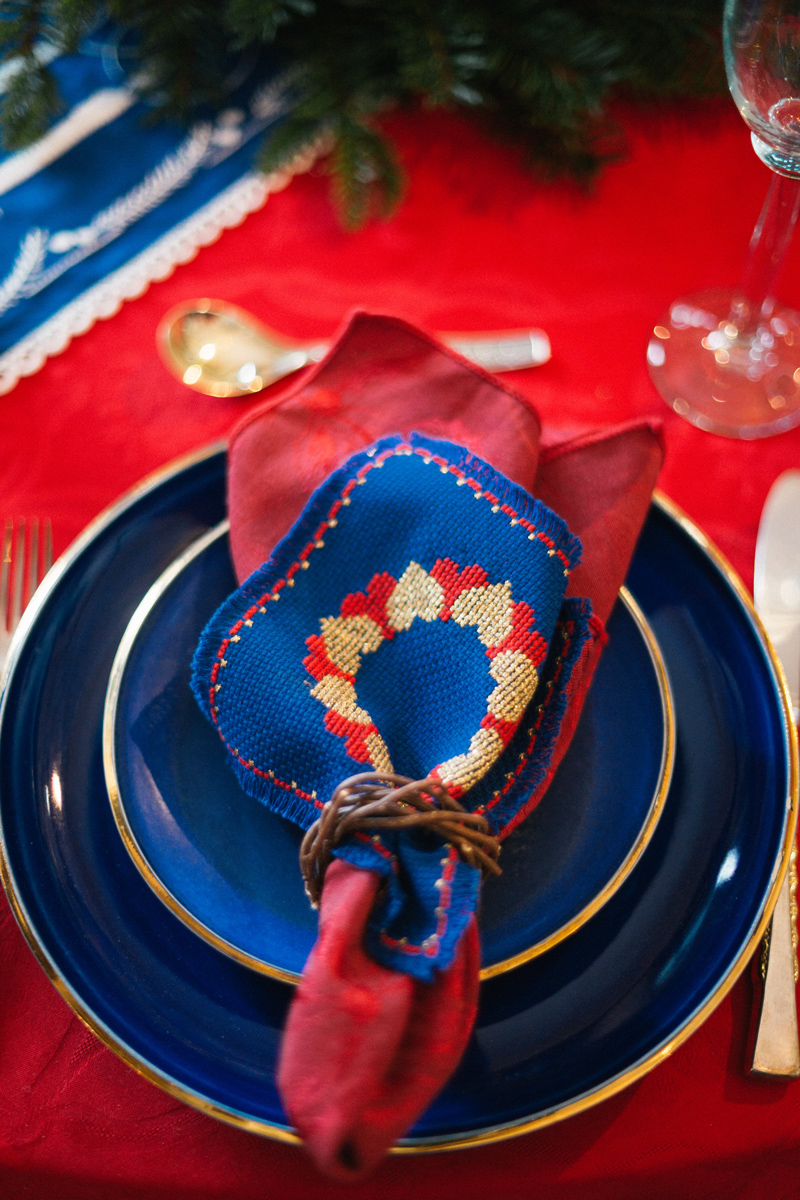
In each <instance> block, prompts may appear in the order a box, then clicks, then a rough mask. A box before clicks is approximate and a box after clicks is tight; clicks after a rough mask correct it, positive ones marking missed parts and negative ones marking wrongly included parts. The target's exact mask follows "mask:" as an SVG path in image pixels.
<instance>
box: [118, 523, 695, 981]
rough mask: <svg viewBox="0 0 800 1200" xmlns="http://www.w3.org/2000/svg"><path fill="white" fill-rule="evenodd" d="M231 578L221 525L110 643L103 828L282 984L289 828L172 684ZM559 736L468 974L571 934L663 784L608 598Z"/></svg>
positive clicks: (616, 870)
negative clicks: (583, 683) (546, 784)
mask: <svg viewBox="0 0 800 1200" xmlns="http://www.w3.org/2000/svg"><path fill="white" fill-rule="evenodd" d="M235 588H236V580H235V578H234V575H233V570H232V566H231V561H230V554H229V551H228V538H227V522H226V523H223V524H222V525H220V526H218V527H217V528H215V529H213V530H211V532H210V533H209V534H207V535H205V536H203V537H202V538H199V539H198V541H197V542H195V543H194V545H193V546H190V547H189V549H188V550H187V551H185V553H184V554H182V555H179V556H178V558H177V560H176V561H175V562H174V563H173V564H172V565H171V566H170V567H169V568H168V569H167V571H165V572H164V575H162V576H161V577H160V578H159V579H158V580H156V582H155V583H154V584H153V586H152V588H150V590H149V592H148V593H147V595H146V596H145V598H144V600H143V601H142V603H141V604H140V605H139V607H138V608H137V610H136V612H135V613H134V615H133V618H132V619H131V623H130V625H129V626H128V629H127V630H126V632H125V636H124V637H123V639H122V642H121V644H120V649H119V652H118V654H117V656H116V659H115V661H114V665H113V668H112V671H111V679H110V683H109V687H108V693H107V699H106V710H105V718H104V731H103V743H104V755H105V770H106V782H107V784H108V790H109V796H110V798H111V803H112V807H113V811H114V814H115V816H116V819H117V824H118V826H119V829H120V833H121V834H122V838H123V841H124V842H125V844H126V846H127V847H128V850H129V851H130V853H131V855H132V857H133V860H134V862H135V863H136V865H137V866H138V867H139V870H140V871H141V872H142V874H143V876H144V878H145V879H146V880H147V881H148V882H149V883H150V885H151V887H153V889H154V890H155V892H156V894H157V895H158V896H160V898H161V899H162V900H163V901H164V902H165V903H166V904H167V905H168V906H169V907H170V908H171V909H172V911H173V912H175V913H176V914H177V915H178V916H179V917H181V918H182V919H183V920H185V921H186V923H187V924H188V925H189V927H190V928H192V929H194V931H195V932H196V933H198V934H199V935H200V936H201V937H205V938H206V939H207V940H208V941H209V942H210V943H211V944H212V945H214V946H216V947H217V948H218V949H220V950H222V951H224V952H226V953H228V954H231V955H232V956H233V957H234V958H237V959H238V960H239V961H240V962H244V963H246V964H247V965H248V966H250V967H253V968H254V969H255V970H260V971H264V972H266V973H267V974H270V975H274V976H276V977H277V978H279V979H284V980H287V981H290V982H292V981H296V980H297V979H298V978H299V976H300V973H301V972H302V970H303V967H304V966H305V962H306V959H307V958H308V955H309V953H310V951H311V948H312V946H313V945H314V941H315V940H316V935H317V916H316V913H315V911H314V910H313V909H312V908H311V906H310V904H309V902H308V900H307V898H306V896H305V893H304V890H303V884H302V877H301V874H300V868H299V862H298V855H299V850H300V841H301V839H302V833H301V831H300V829H299V828H298V826H296V825H294V824H292V823H291V822H289V821H286V820H284V819H282V818H281V817H279V816H277V815H276V814H275V813H272V812H270V811H269V810H268V809H267V808H266V807H265V806H263V805H261V804H259V803H258V802H257V801H255V800H252V799H251V798H248V797H247V796H245V794H244V793H243V792H242V790H241V788H240V786H239V784H238V782H237V780H236V777H235V776H234V774H233V772H232V771H231V769H230V765H229V762H228V755H227V754H226V752H225V748H224V746H223V745H222V743H221V742H220V739H219V737H218V736H217V735H216V734H215V732H214V730H213V729H212V728H211V727H210V726H209V724H208V721H207V720H205V718H204V717H203V715H202V714H201V712H200V710H199V708H198V706H197V704H196V702H195V699H194V696H193V695H192V693H191V690H190V685H189V676H190V665H191V660H192V655H193V653H194V649H195V647H196V645H197V643H198V640H199V638H200V634H201V631H202V629H203V627H204V626H205V624H206V622H207V621H208V619H209V617H210V616H211V614H212V613H213V612H214V611H215V610H216V608H217V606H218V605H219V604H221V603H222V601H223V600H225V599H226V597H227V596H228V595H229V594H230V593H231V592H232V591H234V590H235ZM608 632H609V641H608V646H607V648H606V650H605V652H604V654H603V657H602V659H601V661H600V666H599V668H598V670H597V672H596V674H595V678H594V680H593V682H592V688H591V691H590V693H589V696H588V697H587V701H586V704H585V706H584V711H583V714H582V718H581V722H580V725H579V729H578V731H577V735H576V737H575V738H574V740H573V743H572V746H571V747H570V750H569V753H568V755H567V757H566V758H565V760H564V762H563V763H562V765H561V768H560V769H559V771H558V773H557V774H556V777H555V779H554V781H553V784H552V786H551V787H550V788H549V789H548V792H547V794H546V796H545V797H544V800H543V801H542V803H541V804H540V806H539V807H538V809H537V810H536V812H535V813H532V814H531V816H530V817H529V818H528V819H527V820H526V821H524V822H523V823H522V824H521V825H520V826H519V828H518V829H516V830H515V831H514V832H513V833H512V834H511V835H510V837H509V838H508V839H507V840H506V841H505V843H504V845H503V854H502V859H503V864H502V865H503V874H502V875H501V876H499V877H498V876H493V877H490V878H489V879H487V880H486V882H485V884H484V887H483V893H482V896H481V913H480V931H481V950H482V966H483V977H484V978H490V977H491V976H492V975H495V974H499V973H500V972H501V971H504V970H508V969H510V968H511V967H514V966H518V965H519V964H520V963H521V962H525V961H527V960H528V959H529V958H532V957H533V956H534V955H535V954H537V953H541V952H543V951H544V950H545V949H548V948H549V947H550V946H553V945H555V944H556V943H557V942H559V941H561V939H562V938H563V937H566V936H568V935H569V934H570V933H573V932H574V931H575V929H577V928H579V927H580V925H581V924H583V922H584V921H585V920H588V918H589V917H590V916H591V915H592V914H593V913H594V912H596V911H597V909H599V908H600V906H601V905H602V904H603V903H605V902H606V901H607V900H608V899H610V897H611V896H612V895H613V893H614V891H616V889H617V887H619V886H621V884H622V883H623V881H624V879H625V877H626V876H627V875H628V874H629V873H630V871H631V870H632V869H633V867H634V865H635V863H636V861H637V860H638V858H639V856H640V855H641V854H642V853H643V851H644V849H645V847H646V845H647V843H648V841H649V839H650V837H651V836H652V834H653V831H654V829H655V827H656V824H657V821H658V817H659V816H660V813H661V810H662V807H663V802H664V800H665V798H666V794H667V789H668V787H669V775H670V771H671V767H672V757H673V749H674V730H673V726H672V706H671V703H670V700H669V695H668V685H667V683H666V678H665V673H664V668H663V664H662V662H661V659H660V655H659V652H658V648H657V646H656V643H655V641H654V639H653V638H652V635H651V634H650V633H649V630H648V628H647V625H646V622H645V621H644V618H643V617H642V616H641V614H640V613H639V612H638V610H637V607H636V605H635V604H634V603H633V601H632V600H631V598H630V597H629V596H628V595H626V594H624V593H623V596H622V598H621V601H620V603H619V604H618V605H617V606H616V607H615V610H614V614H613V616H612V618H611V621H610V622H609V631H608Z"/></svg>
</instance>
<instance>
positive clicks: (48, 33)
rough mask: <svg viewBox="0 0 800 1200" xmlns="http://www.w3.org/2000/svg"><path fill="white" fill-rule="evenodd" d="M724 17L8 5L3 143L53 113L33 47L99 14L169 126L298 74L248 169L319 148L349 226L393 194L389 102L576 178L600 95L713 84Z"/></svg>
mask: <svg viewBox="0 0 800 1200" xmlns="http://www.w3.org/2000/svg"><path fill="white" fill-rule="evenodd" d="M721 16H722V0H136V2H135V3H131V0H4V2H3V3H2V5H1V6H0V55H2V58H3V60H5V61H6V62H9V63H11V64H12V70H11V74H10V79H9V81H8V86H7V90H6V92H5V95H4V96H3V98H2V106H1V107H0V131H1V132H2V137H3V141H4V144H5V146H6V148H7V149H17V148H19V147H22V146H24V145H27V144H28V143H29V142H31V141H32V140H34V139H35V138H36V137H38V136H40V135H41V133H42V132H43V131H44V130H45V129H46V128H47V126H48V125H49V123H50V122H51V121H52V120H53V119H54V118H56V117H57V116H58V112H59V107H60V101H59V97H58V93H57V89H56V86H55V83H54V81H53V77H52V75H51V73H50V71H49V70H48V67H47V62H46V60H47V54H46V53H44V54H43V50H45V49H46V48H47V47H48V46H53V45H55V46H56V47H57V48H58V49H59V50H61V51H67V52H69V51H71V50H74V49H75V47H76V46H77V45H78V43H79V42H80V40H81V38H82V37H83V36H84V35H85V34H86V33H87V31H88V30H91V29H92V28H95V27H97V26H98V25H100V24H102V22H104V21H106V20H109V19H110V20H111V21H113V22H114V23H115V24H116V25H117V26H118V27H120V29H121V30H122V31H123V33H124V35H125V39H126V46H128V47H130V49H131V53H132V54H133V55H135V58H136V60H138V61H137V66H136V72H135V79H136V86H137V87H138V88H139V89H140V90H141V91H142V92H144V93H145V94H146V95H147V96H148V98H149V100H150V102H151V104H152V105H153V111H154V113H155V114H156V115H158V114H162V115H170V116H177V117H179V118H180V119H182V120H189V119H191V117H192V114H193V113H194V112H196V111H197V110H198V109H199V108H201V107H202V106H206V105H219V104H221V103H223V102H224V100H225V96H226V94H228V93H229V92H230V90H231V88H232V87H233V86H235V84H236V83H237V82H241V78H242V74H243V71H247V70H249V69H252V67H253V66H254V65H255V62H256V61H257V59H258V56H259V55H260V54H261V53H262V52H263V50H264V49H265V48H268V47H275V48H277V50H278V51H279V52H280V53H281V54H282V55H284V56H285V57H286V59H287V60H288V61H291V62H293V63H295V64H297V66H298V68H299V69H298V71H297V78H296V83H295V87H296V91H297V102H296V104H295V106H294V108H293V112H292V114H291V116H290V117H289V118H288V120H287V121H286V122H285V123H284V124H283V125H282V126H281V127H280V128H279V129H277V130H276V131H275V132H274V133H273V134H272V135H271V136H268V137H267V139H266V141H265V144H264V146H263V147H262V151H261V158H260V165H261V166H262V167H263V168H265V169H267V170H268V169H270V168H272V167H273V166H275V165H277V164H278V163H280V162H281V161H282V160H283V159H285V158H286V156H287V155H288V154H290V153H291V152H292V151H294V150H296V149H299V148H300V147H302V146H304V145H306V144H307V143H308V142H310V141H312V140H315V139H316V138H319V137H322V136H325V137H326V139H327V141H328V143H329V144H330V145H331V147H332V150H331V156H330V162H331V170H332V176H333V185H334V194H335V196H336V199H337V201H338V204H339V208H340V211H341V213H342V215H343V218H344V220H345V222H346V223H347V224H348V225H358V224H360V223H361V222H362V221H363V220H365V219H366V218H367V217H368V216H369V215H370V213H372V212H383V213H388V212H389V211H391V209H392V207H393V206H394V205H395V204H396V202H397V200H398V198H399V196H400V193H401V190H402V176H401V171H400V168H399V165H398V163H397V159H396V156H395V154H394V151H393V148H392V146H391V144H390V143H389V142H388V141H387V139H386V138H385V137H384V136H383V135H382V134H381V133H380V131H379V130H378V129H377V127H376V125H375V124H374V118H375V117H376V116H377V115H379V114H380V113H381V112H383V111H385V110H386V109H387V108H388V107H390V106H391V105H394V104H397V103H401V104H407V103H422V104H424V105H428V106H432V107H442V106H444V107H449V108H456V109H460V110H462V111H468V112H470V113H472V114H474V115H475V116H476V117H477V118H479V119H481V120H483V121H484V122H485V123H487V124H488V126H489V127H490V129H491V131H492V132H493V134H494V135H495V136H501V137H503V138H506V139H510V140H512V141H514V142H515V143H517V144H518V145H520V146H521V147H522V148H523V150H524V152H525V155H526V158H527V160H528V161H529V162H530V164H531V165H533V166H536V167H538V168H539V169H544V170H545V171H546V172H547V173H550V174H554V173H565V172H566V173H571V174H573V175H575V176H578V177H579V178H584V179H586V178H589V177H591V176H592V174H593V173H594V172H595V171H596V170H597V169H598V167H599V166H600V165H601V163H602V162H603V161H604V159H605V158H607V157H608V156H609V154H610V153H611V151H609V149H608V145H609V132H610V124H609V120H608V117H607V113H606V105H607V101H608V99H609V98H610V96H611V95H612V94H614V93H615V92H616V93H619V92H627V93H630V94H634V95H637V96H639V97H647V96H670V95H697V94H702V93H704V92H708V91H712V90H719V89H720V88H721V87H722V84H723V73H722V69H721V62H720V59H721V56H720V51H719V26H720V22H721Z"/></svg>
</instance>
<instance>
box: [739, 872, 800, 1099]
mask: <svg viewBox="0 0 800 1200" xmlns="http://www.w3.org/2000/svg"><path fill="white" fill-rule="evenodd" d="M793 857H794V856H793ZM792 874H793V867H792V866H790V868H789V870H788V871H787V872H786V877H785V879H784V881H783V885H782V887H781V890H780V892H779V894H778V903H777V904H776V905H775V911H774V912H773V914H772V921H771V923H770V926H769V935H768V936H769V942H768V946H767V965H766V972H765V975H764V994H763V996H762V999H761V1013H760V1016H759V1018H758V1033H757V1035H756V1044H755V1048H754V1051H753V1064H752V1066H751V1068H750V1069H751V1071H753V1072H754V1073H755V1074H757V1075H780V1076H784V1077H788V1078H790V1079H796V1078H797V1077H798V1076H800V1045H798V1038H797V1004H796V1001H795V961H796V960H795V945H794V941H793V937H792V934H793V922H792V902H793V895H792V887H791V879H790V876H791V875H792Z"/></svg>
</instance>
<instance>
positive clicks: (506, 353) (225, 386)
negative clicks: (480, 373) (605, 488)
mask: <svg viewBox="0 0 800 1200" xmlns="http://www.w3.org/2000/svg"><path fill="white" fill-rule="evenodd" d="M439 337H441V339H442V341H443V342H446V343H447V345H448V346H450V347H451V348H452V349H453V350H457V351H458V353H459V354H462V355H463V356H464V358H468V359H469V360H470V361H471V362H474V363H476V364H477V365H478V366H481V367H484V368H485V369H486V370H487V371H519V370H521V369H522V368H523V367H535V366H538V365H539V364H540V363H545V362H547V360H548V359H549V358H550V340H549V338H548V336H547V334H546V333H545V332H544V330H542V329H514V330H508V331H503V332H502V333H443V334H439ZM156 342H157V345H158V349H159V353H160V354H161V357H162V359H163V360H164V363H165V365H166V367H167V369H168V370H169V371H171V372H172V374H173V375H174V376H175V377H176V379H180V380H182V382H183V383H185V384H187V385H188V386H189V387H191V388H194V390H195V391H196V392H204V393H205V395H207V396H247V395H250V394H251V393H252V392H260V391H261V389H262V388H265V387H267V386H268V384H270V383H274V382H275V380H276V379H282V378H283V376H284V375H290V374H291V373H292V371H299V370H300V368H301V367H305V366H307V365H308V364H309V363H314V362H319V360H320V359H321V358H322V357H323V356H324V355H325V354H326V353H327V352H328V349H329V346H330V343H329V342H297V341H293V340H292V339H291V338H287V337H284V336H283V335H282V334H278V333H275V332H274V331H273V330H272V329H268V328H267V326H266V325H262V324H261V322H260V321H259V320H257V318H256V317H254V316H253V315H252V313H249V312H246V311H245V309H243V308H236V307H235V305H233V304H226V303H224V302H223V301H222V300H192V301H189V303H188V304H179V305H178V306H177V307H176V308H173V309H171V310H170V312H168V313H167V315H166V316H165V317H164V319H163V321H162V322H161V324H160V325H159V327H158V333H157V334H156Z"/></svg>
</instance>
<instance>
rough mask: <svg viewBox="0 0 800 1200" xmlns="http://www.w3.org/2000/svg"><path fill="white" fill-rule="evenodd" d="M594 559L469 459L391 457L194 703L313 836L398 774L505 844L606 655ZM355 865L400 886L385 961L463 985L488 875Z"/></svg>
mask: <svg viewBox="0 0 800 1200" xmlns="http://www.w3.org/2000/svg"><path fill="white" fill-rule="evenodd" d="M579 559H580V543H579V541H578V539H577V538H576V537H574V536H573V535H572V534H570V533H569V531H568V529H567V528H566V526H565V524H564V522H563V521H562V520H561V518H560V517H558V516H557V515H556V514H555V513H553V512H552V511H551V510H550V509H548V508H547V507H546V506H545V505H543V504H542V503H541V502H540V501H538V500H534V499H533V498H532V497H531V496H530V495H529V494H528V493H527V492H525V491H524V489H522V488H520V487H519V486H517V485H516V484H513V483H511V482H510V481H509V480H507V479H505V478H504V477H503V476H501V475H500V474H498V473H497V472H496V471H494V470H493V469H492V467H490V466H489V465H488V464H487V463H485V462H483V461H481V460H480V459H479V458H477V457H476V456H475V455H473V454H470V453H469V452H468V451H467V450H465V449H464V448H462V447H460V446H456V445H453V444H451V443H449V442H443V441H436V440H433V439H430V438H427V437H422V436H420V435H418V434H411V435H410V436H409V437H408V438H407V439H405V438H401V437H399V436H397V437H390V438H384V439H382V440H381V441H379V442H377V443H376V444H375V445H374V446H372V447H371V448H370V449H368V450H366V451H365V452H363V453H360V454H356V455H354V456H353V457H352V458H351V459H350V460H349V461H348V462H347V463H345V464H344V466H342V467H341V468H339V469H338V470H337V471H335V472H334V473H333V474H332V475H331V476H330V478H329V479H328V480H327V481H326V482H325V483H324V484H323V485H322V487H320V488H319V489H318V490H317V492H316V493H315V494H314V495H313V496H312V497H311V499H310V500H309V502H308V504H307V506H306V508H305V510H304V512H303V513H302V515H301V516H300V518H299V520H298V521H297V522H296V524H295V525H294V527H293V528H292V530H291V531H290V532H289V533H288V534H287V536H286V537H285V538H284V539H283V540H282V541H281V542H280V543H279V545H278V546H276V548H275V550H274V552H273V554H272V556H271V557H270V559H269V560H268V562H266V563H265V564H264V565H263V566H262V567H260V568H259V569H258V570H257V571H255V572H254V573H253V575H251V576H250V578H249V579H248V580H247V581H246V582H245V583H244V584H243V585H242V586H241V587H240V588H239V589H238V590H237V591H236V592H235V593H234V594H233V595H232V596H231V597H229V599H228V600H226V602H225V603H224V604H223V605H222V606H221V607H220V608H219V609H218V610H217V612H216V613H215V614H214V616H213V617H212V619H211V620H210V621H209V623H208V625H207V626H206V629H205V630H204V632H203V634H202V637H201V640H200V644H199V646H198V649H197V652H196V655H195V659H194V664H193V681H192V686H193V688H194V691H195V695H196V696H197V699H198V702H199V703H200V705H201V707H202V709H203V711H204V712H205V713H206V715H207V716H208V717H209V719H210V720H211V721H212V723H213V724H214V726H215V727H216V729H217V731H218V733H219V735H220V737H221V738H222V740H223V742H224V743H225V745H226V747H227V749H228V751H229V754H230V761H231V764H232V766H233V768H234V770H235V771H236V774H237V776H238V778H239V780H240V782H241V785H242V787H243V789H244V790H245V792H247V793H248V794H249V795H250V796H252V797H254V798H255V799H257V800H259V801H261V802H262V803H264V804H266V805H267V806H268V807H269V808H271V809H273V810H274V811H275V812H277V813H280V814H281V815H283V816H285V817H287V818H289V819H290V820H292V821H294V822H296V823H297V824H298V825H300V826H301V827H302V828H303V829H306V828H308V827H309V826H310V825H311V824H312V823H313V822H314V821H315V820H316V819H317V817H318V815H319V811H320V809H321V808H322V806H323V804H324V803H325V802H326V801H327V800H328V799H329V798H330V797H331V795H332V794H333V791H334V789H335V788H336V787H337V785H338V784H340V783H341V782H342V781H343V780H344V779H345V778H347V777H348V776H350V775H353V774H356V773H357V772H359V771H394V772H396V773H399V774H402V775H405V776H408V777H410V778H412V779H422V778H424V777H425V776H427V775H434V776H436V777H438V778H439V779H440V780H441V782H442V783H444V784H445V785H446V787H447V789H448V791H449V792H450V793H451V795H453V796H454V797H456V798H457V799H458V800H459V801H460V803H462V804H463V805H464V806H465V807H466V808H468V809H470V810H472V811H480V812H481V813H482V814H484V815H485V816H486V818H487V819H488V821H489V824H490V828H491V832H492V833H495V834H498V835H500V836H501V837H502V835H503V830H504V829H505V828H506V827H507V826H508V825H509V823H510V822H511V821H512V820H513V818H514V816H515V815H516V814H517V813H518V812H519V810H520V809H521V808H522V807H523V805H524V804H525V803H526V801H527V800H528V798H529V797H530V796H531V795H532V793H534V792H535V791H536V789H537V787H538V786H539V784H540V783H541V782H542V780H543V779H544V777H545V774H546V771H547V767H548V764H549V762H550V758H551V756H552V751H553V747H554V744H555V741H556V737H557V734H558V730H559V727H560V724H561V721H562V718H563V716H564V711H565V708H566V694H567V687H568V684H569V679H570V675H571V671H572V669H573V667H574V664H575V663H576V661H577V660H578V658H579V656H580V653H581V650H582V648H583V646H584V644H585V642H586V641H587V639H588V637H589V628H588V626H589V618H590V616H591V606H590V604H589V602H588V601H586V600H579V599H578V600H576V599H570V600H564V591H565V588H566V585H567V580H568V577H569V572H570V571H571V569H572V568H573V567H574V566H576V565H577V563H578V561H579ZM336 853H337V854H338V855H339V856H341V857H342V858H344V859H346V860H347V861H349V862H351V863H353V864H354V865H356V866H359V867H363V868H366V869H370V870H375V871H378V872H380V873H381V874H382V875H383V876H384V877H385V879H386V882H387V886H386V888H385V889H384V891H383V893H382V898H381V900H380V902H379V903H378V904H377V905H376V907H375V909H374V911H373V913H372V915H371V918H370V922H369V925H368V930H367V947H368V949H369V951H370V953H371V954H373V956H374V957H375V958H376V959H377V960H378V961H380V962H383V963H384V964H385V965H387V966H390V967H393V968H395V969H398V970H404V971H408V972H410V973H411V974H413V975H414V976H416V977H417V978H419V979H423V980H430V979H432V978H433V972H434V970H435V969H437V968H444V967H446V966H448V965H449V963H450V961H451V960H452V956H453V952H454V950H455V946H456V944H457V942H458V939H459V937H460V936H461V933H462V932H463V931H464V928H465V927H466V924H467V922H468V921H469V919H470V917H471V915H472V913H473V912H474V911H475V908H476V904H477V900H478V892H479V885H480V875H479V872H478V870H477V869H476V868H475V867H472V866H470V865H468V864H466V863H465V862H463V861H462V860H461V859H460V858H459V856H458V854H457V853H456V851H455V850H454V849H453V848H452V847H450V846H449V845H445V844H443V843H442V842H441V841H438V840H436V839H435V838H434V837H432V836H431V835H429V834H425V833H421V832H418V831H413V830H404V831H387V832H384V833H381V834H380V836H379V835H377V834H369V833H357V834H355V835H354V836H353V837H352V838H351V839H350V840H349V841H348V842H347V843H345V844H344V845H342V846H340V847H339V848H338V849H337V851H336ZM264 869H265V870H268V869H269V864H268V863H265V864H264ZM298 869H299V868H298Z"/></svg>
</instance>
